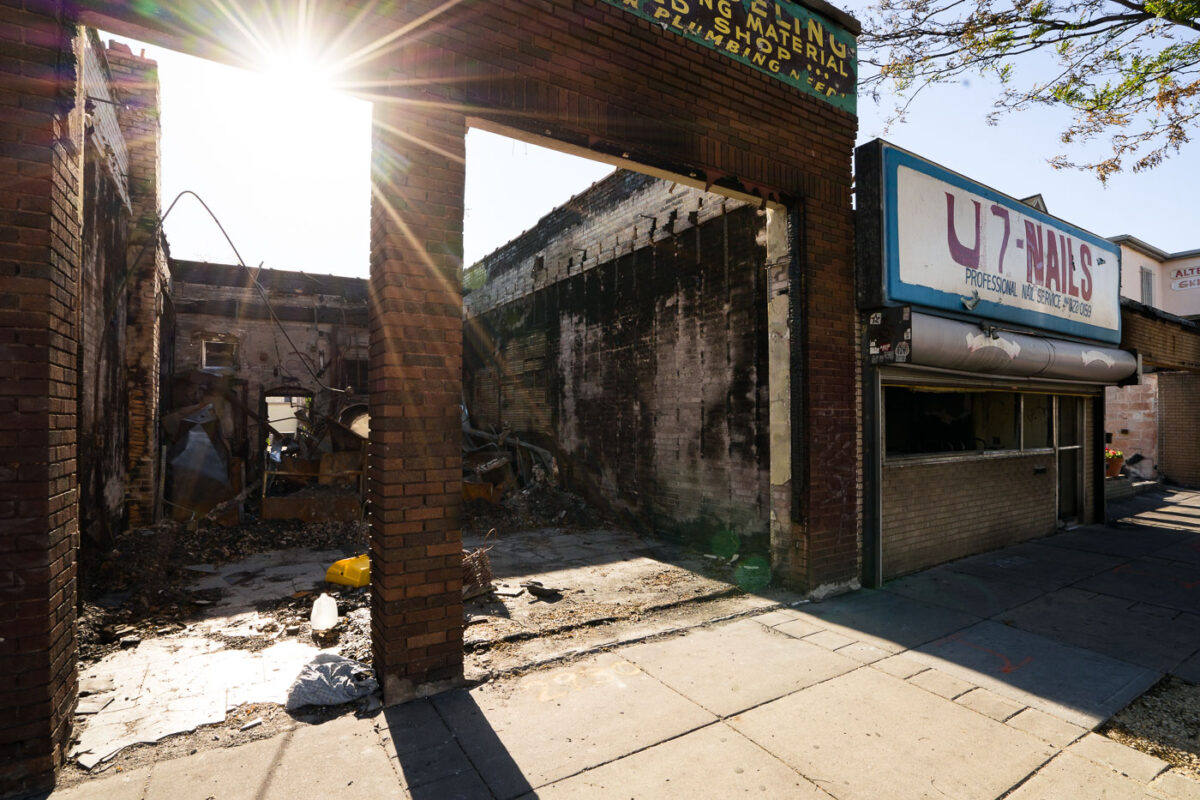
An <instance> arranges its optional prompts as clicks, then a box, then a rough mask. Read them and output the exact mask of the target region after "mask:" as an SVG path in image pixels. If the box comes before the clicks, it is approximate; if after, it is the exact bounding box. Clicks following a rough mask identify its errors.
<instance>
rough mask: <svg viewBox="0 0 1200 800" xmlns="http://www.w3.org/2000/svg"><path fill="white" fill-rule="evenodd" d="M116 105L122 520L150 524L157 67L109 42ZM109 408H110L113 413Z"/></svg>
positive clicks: (162, 283)
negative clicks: (122, 151) (123, 334)
mask: <svg viewBox="0 0 1200 800" xmlns="http://www.w3.org/2000/svg"><path fill="white" fill-rule="evenodd" d="M106 57H107V61H108V65H109V70H110V72H111V74H112V77H113V83H114V87H115V90H116V93H117V95H118V96H119V98H120V100H121V102H122V107H121V110H120V113H119V114H118V122H119V124H120V132H121V134H122V136H123V137H124V140H125V145H126V148H127V151H128V161H129V175H128V185H129V198H130V203H131V214H132V224H131V227H130V231H129V237H128V244H127V247H126V252H125V262H126V271H127V272H128V286H127V292H128V310H127V319H126V323H127V326H128V334H127V341H126V346H125V352H124V366H125V374H124V380H125V392H126V394H127V397H128V410H127V411H125V415H126V416H127V421H126V422H125V423H124V424H123V425H122V426H121V427H124V428H127V431H128V433H127V435H126V438H125V442H124V443H123V444H124V446H125V460H126V468H127V470H128V479H127V480H128V484H127V487H126V498H125V499H126V502H127V510H128V516H129V522H130V524H132V525H145V524H149V523H151V522H153V521H154V518H155V512H156V503H155V497H156V494H157V491H158V466H159V465H158V456H159V452H158V445H159V441H158V418H159V408H158V405H159V398H160V386H159V369H158V361H159V355H160V354H159V340H160V329H159V318H160V316H161V314H162V309H163V303H164V294H165V291H166V286H167V280H168V277H167V260H166V252H165V249H164V247H163V244H162V243H163V238H162V236H161V234H160V231H159V225H158V216H159V213H160V212H161V198H160V194H161V183H162V182H161V179H160V176H159V164H160V160H161V159H160V152H159V143H160V139H161V137H160V122H159V85H158V65H157V64H156V63H155V62H154V61H151V60H150V59H147V58H142V57H140V56H135V55H134V54H133V53H132V52H131V51H130V50H129V48H128V47H126V46H125V45H122V44H113V45H112V46H111V47H109V48H108V49H107V51H106ZM113 411H114V413H115V412H116V410H115V409H114V410H113Z"/></svg>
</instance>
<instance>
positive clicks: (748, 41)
mask: <svg viewBox="0 0 1200 800" xmlns="http://www.w3.org/2000/svg"><path fill="white" fill-rule="evenodd" d="M605 2H607V3H609V4H610V5H614V6H617V7H619V8H623V9H625V10H626V11H632V12H633V13H635V14H637V15H638V16H639V17H642V18H643V19H648V20H650V21H651V22H653V23H655V24H656V25H658V26H660V27H661V28H662V29H663V30H670V31H674V32H675V33H677V34H680V35H682V36H686V37H687V38H689V39H691V40H692V41H693V42H699V43H700V44H702V45H704V46H705V47H709V48H711V49H713V50H716V51H718V52H720V53H724V54H725V55H726V56H728V57H729V58H732V59H735V60H737V61H740V62H742V63H743V64H746V65H748V66H751V67H753V68H755V69H757V70H759V71H761V72H765V73H767V74H768V75H771V76H772V77H774V78H777V79H779V80H781V81H783V82H784V83H786V84H788V85H790V86H794V87H796V88H797V89H799V90H800V91H802V92H806V93H808V94H811V95H816V96H817V97H820V98H822V99H823V100H825V101H827V102H829V103H831V104H832V105H834V106H836V107H837V108H840V109H842V110H843V111H848V112H850V113H851V114H853V113H855V109H856V104H855V87H856V75H857V71H858V59H857V52H856V49H855V41H854V37H853V36H852V35H850V34H849V33H848V32H847V31H845V30H843V29H842V28H840V27H838V26H836V25H834V24H833V23H831V22H829V21H828V20H827V19H826V18H825V17H823V16H821V15H819V14H816V13H815V12H812V11H809V10H808V9H806V8H804V7H802V6H800V5H797V4H796V3H790V2H788V1H787V0H605Z"/></svg>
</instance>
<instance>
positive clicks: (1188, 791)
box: [1150, 770, 1200, 800]
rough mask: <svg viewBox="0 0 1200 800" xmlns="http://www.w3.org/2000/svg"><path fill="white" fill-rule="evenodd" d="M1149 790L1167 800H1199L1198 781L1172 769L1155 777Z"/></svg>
mask: <svg viewBox="0 0 1200 800" xmlns="http://www.w3.org/2000/svg"><path fill="white" fill-rule="evenodd" d="M1150 791H1152V792H1154V793H1156V794H1160V795H1162V796H1163V797H1164V798H1167V800H1200V782H1198V781H1195V780H1193V779H1192V778H1189V777H1187V776H1186V775H1182V774H1180V773H1178V772H1175V771H1174V770H1172V771H1170V772H1164V773H1163V774H1162V775H1159V776H1158V777H1157V778H1155V779H1154V781H1153V782H1152V783H1151V784H1150Z"/></svg>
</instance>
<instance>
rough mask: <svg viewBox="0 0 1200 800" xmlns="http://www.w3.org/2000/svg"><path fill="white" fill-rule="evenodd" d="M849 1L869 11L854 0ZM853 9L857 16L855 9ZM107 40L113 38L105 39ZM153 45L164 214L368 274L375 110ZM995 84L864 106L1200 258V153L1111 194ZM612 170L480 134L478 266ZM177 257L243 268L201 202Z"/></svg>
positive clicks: (950, 149)
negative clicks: (994, 116) (999, 106)
mask: <svg viewBox="0 0 1200 800" xmlns="http://www.w3.org/2000/svg"><path fill="white" fill-rule="evenodd" d="M850 5H854V4H853V3H852V4H850ZM850 10H851V11H853V8H850ZM104 38H105V39H106V40H107V38H109V37H107V36H105V37H104ZM130 44H131V46H132V47H133V49H134V52H135V53H136V52H138V51H139V50H140V49H142V48H143V47H144V48H145V50H146V55H147V56H149V57H151V58H154V59H156V60H157V61H158V62H159V77H160V81H161V84H162V106H163V113H162V124H163V139H162V157H163V166H162V185H163V198H164V199H163V204H164V208H165V207H166V206H167V205H169V204H170V202H171V201H172V200H173V199H174V198H175V196H176V194H178V193H179V192H180V191H182V190H184V189H191V190H193V191H195V192H196V193H197V194H199V195H200V196H201V197H202V198H204V200H205V202H206V203H208V205H209V206H210V207H211V208H212V210H213V211H214V212H215V213H216V215H217V216H218V218H219V219H220V220H221V223H222V224H223V225H224V226H225V228H226V230H227V231H228V233H229V235H230V236H231V237H232V239H233V242H234V244H235V245H236V246H237V248H238V249H239V250H240V251H241V254H242V257H243V258H244V259H245V260H246V262H247V263H249V264H251V265H257V264H259V263H260V262H261V263H263V264H264V265H265V266H268V267H273V268H277V269H298V270H304V271H307V272H314V273H330V274H339V275H357V276H366V275H367V272H368V262H367V253H368V247H369V236H370V233H369V215H370V182H369V170H370V119H371V111H370V106H369V104H367V103H366V102H363V101H359V100H354V99H351V98H348V97H346V96H344V95H339V94H336V93H335V92H333V91H332V90H329V89H326V88H322V87H320V86H319V85H315V86H314V85H311V84H310V85H308V86H305V87H300V86H299V85H298V84H297V82H296V81H295V80H288V79H286V77H285V76H286V74H287V72H286V70H282V71H281V72H280V73H277V74H274V75H271V74H261V73H250V72H245V71H242V70H238V69H234V68H231V67H226V66H223V65H220V64H216V63H213V62H208V61H203V60H200V59H196V58H192V57H189V56H184V55H180V54H178V53H174V52H171V51H169V50H164V49H162V48H157V47H149V46H145V45H141V44H139V43H133V42H131V43H130ZM993 96H994V92H993V91H992V88H991V87H989V86H987V85H985V84H983V83H982V82H980V81H978V80H974V81H973V82H972V83H971V84H970V85H967V84H960V85H953V86H946V87H939V88H938V89H937V90H934V91H929V92H926V93H925V94H923V95H922V96H921V97H920V98H919V99H918V100H917V102H916V103H915V104H914V105H913V106H912V107H911V109H910V111H909V115H908V122H906V123H903V124H898V125H896V126H894V127H893V128H892V129H891V130H890V131H887V132H886V133H885V132H884V122H883V119H884V117H885V116H886V113H887V112H888V111H889V110H890V108H891V102H890V101H887V100H885V101H884V102H883V103H882V104H881V105H880V106H878V107H877V106H875V105H874V104H873V103H872V102H871V101H870V100H868V99H860V100H859V115H860V121H859V131H860V132H859V142H860V143H861V142H864V141H868V140H870V139H872V138H875V137H876V136H882V137H883V138H886V139H887V140H888V141H890V142H892V143H893V144H896V145H899V146H901V147H905V148H907V149H909V150H912V151H914V152H915V153H917V154H918V155H922V156H924V157H926V158H929V159H931V160H933V161H936V162H938V163H941V164H943V165H945V166H947V167H949V168H950V169H953V170H956V171H958V172H961V173H963V174H964V175H966V176H967V177H969V178H972V179H974V180H977V181H979V182H981V183H985V184H988V185H990V186H992V187H994V188H996V189H998V190H1000V191H1002V192H1005V193H1007V194H1010V195H1013V196H1016V197H1025V196H1028V195H1031V194H1035V193H1041V194H1042V196H1043V197H1044V198H1045V200H1046V203H1047V205H1048V207H1049V209H1050V212H1051V213H1052V214H1054V215H1056V216H1059V217H1062V218H1064V219H1066V220H1068V221H1070V222H1072V223H1074V224H1076V225H1078V226H1080V227H1082V228H1085V229H1088V230H1091V231H1092V232H1094V233H1097V234H1100V235H1102V236H1112V235H1115V234H1119V233H1130V234H1133V235H1134V236H1137V237H1139V238H1141V239H1143V240H1145V241H1147V242H1149V243H1150V244H1153V245H1155V246H1157V247H1160V248H1163V249H1164V250H1168V251H1179V250H1189V249H1194V248H1200V226H1197V225H1196V219H1197V216H1196V210H1195V204H1194V203H1193V202H1192V201H1191V199H1190V198H1191V197H1193V196H1194V183H1195V180H1196V177H1197V176H1200V144H1196V145H1193V146H1192V147H1191V148H1185V150H1184V152H1183V154H1181V155H1176V156H1175V157H1173V158H1171V159H1170V160H1168V161H1167V162H1166V163H1165V164H1164V165H1163V166H1161V167H1159V168H1158V169H1156V170H1154V171H1152V172H1149V173H1142V174H1138V175H1133V174H1122V175H1118V176H1116V177H1114V178H1112V179H1110V181H1109V185H1108V186H1107V187H1104V186H1101V185H1100V183H1099V182H1098V181H1097V180H1096V179H1095V178H1094V177H1092V176H1091V175H1090V174H1088V173H1080V172H1075V171H1063V170H1054V169H1053V168H1051V167H1050V166H1049V165H1048V164H1047V163H1046V161H1047V159H1049V158H1050V157H1052V156H1054V155H1057V154H1059V153H1062V152H1067V153H1068V154H1069V155H1074V156H1080V157H1082V154H1081V153H1080V151H1072V150H1066V149H1065V146H1063V145H1061V144H1060V143H1059V141H1058V134H1059V132H1060V131H1061V129H1062V128H1063V126H1064V124H1065V117H1063V116H1062V115H1061V114H1059V113H1058V112H1055V111H1053V110H1051V109H1039V110H1036V111H1031V112H1026V113H1023V114H1020V115H1017V116H1009V117H1005V118H1002V119H1001V121H1000V123H999V124H998V125H996V126H988V125H987V124H986V122H985V117H986V114H987V112H988V111H989V110H990V104H991V99H992V97H993ZM610 171H611V168H610V167H608V166H607V165H604V164H600V163H596V162H591V161H586V160H582V159H578V158H574V157H571V156H566V155H562V154H559V153H556V152H553V151H549V150H545V149H543V148H539V147H535V146H533V145H527V144H525V143H523V142H515V141H512V140H510V139H506V138H504V137H500V136H495V135H492V134H488V133H484V132H482V131H474V130H473V131H471V133H470V134H469V135H468V137H467V186H466V215H465V220H464V226H465V227H464V250H465V253H464V256H465V261H466V263H467V264H471V263H474V261H476V260H478V259H479V258H481V257H482V256H484V255H486V254H487V253H488V252H490V251H491V250H493V249H495V248H496V247H499V246H500V245H502V244H504V243H505V242H507V241H509V240H511V239H512V238H513V237H515V236H517V235H518V234H520V233H521V232H522V231H524V230H527V229H529V228H531V227H532V226H533V225H535V224H536V223H537V221H538V219H539V218H541V216H542V215H544V214H545V213H547V212H548V211H550V210H551V209H553V208H554V207H556V206H558V205H560V204H562V203H563V202H564V201H566V200H567V199H569V198H570V197H571V196H572V195H574V194H577V193H578V192H580V191H582V190H583V189H584V188H586V187H587V186H588V185H590V184H591V183H593V182H594V181H596V180H599V179H600V178H602V177H603V176H604V175H606V174H608V173H609V172H610ZM166 230H167V236H168V239H169V242H170V246H171V254H172V255H173V256H174V257H176V258H190V259H197V260H208V261H219V262H234V261H235V260H236V259H235V258H234V256H233V253H232V252H231V250H230V249H229V245H228V244H226V242H225V241H224V238H223V237H222V236H221V233H220V231H219V230H218V229H217V227H216V225H214V224H213V223H212V221H211V220H210V219H209V218H208V216H207V214H206V213H205V212H204V211H203V210H202V209H201V208H200V206H199V204H197V203H196V202H195V201H194V200H193V199H191V198H184V199H182V200H181V201H180V202H179V204H178V206H177V207H176V208H175V210H174V211H172V212H171V214H170V216H169V218H168V219H167V222H166Z"/></svg>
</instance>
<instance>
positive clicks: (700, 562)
mask: <svg viewBox="0 0 1200 800" xmlns="http://www.w3.org/2000/svg"><path fill="white" fill-rule="evenodd" d="M481 124H482V123H481ZM487 127H488V128H489V130H480V129H478V128H473V129H471V131H470V132H469V133H468V136H467V162H466V208H465V214H464V250H465V254H466V257H465V258H464V270H463V293H464V319H465V328H464V356H463V358H464V364H463V397H464V412H463V419H464V438H463V481H464V483H463V497H464V509H463V537H464V546H466V547H467V548H468V551H471V552H481V553H486V554H487V559H488V561H489V563H490V567H491V573H492V574H491V575H490V576H485V579H484V580H481V581H480V582H479V585H478V587H477V588H476V587H472V586H470V585H468V586H467V587H466V588H465V592H466V593H467V603H466V615H467V619H466V622H467V628H466V631H465V640H466V649H467V653H468V663H467V666H468V670H470V669H471V668H472V667H475V668H479V669H480V670H483V669H487V670H491V671H495V670H497V669H512V668H516V667H517V666H519V665H520V664H521V663H522V660H523V659H529V658H531V657H532V654H534V653H535V652H536V653H537V654H538V657H541V656H544V654H545V653H546V652H553V651H554V649H555V648H556V647H557V648H561V649H563V650H566V649H569V648H573V647H578V646H579V643H580V640H581V638H583V639H585V640H586V639H587V638H594V639H596V640H597V641H599V640H601V639H603V638H604V637H610V638H611V637H612V636H613V635H614V633H613V630H614V628H619V627H620V626H621V625H622V624H628V622H629V621H630V620H639V621H640V624H642V625H654V624H663V625H667V624H670V625H678V624H679V622H680V618H681V616H686V615H689V614H690V615H694V616H696V617H697V618H699V617H701V616H703V615H709V616H710V617H711V616H719V615H723V614H728V613H737V611H738V610H742V609H749V608H752V607H754V606H755V605H756V604H763V605H766V604H770V603H771V602H773V600H772V599H771V597H773V596H774V595H771V593H770V592H769V591H768V590H767V584H768V582H769V581H770V546H769V520H770V503H771V500H770V459H769V457H768V451H769V435H768V433H769V431H768V428H769V407H768V406H769V403H768V374H767V373H768V369H767V360H768V359H767V347H768V337H767V310H768V309H767V305H768V297H767V295H768V287H767V276H766V271H765V266H766V249H765V246H764V244H763V241H764V239H765V229H766V225H767V213H766V211H765V210H764V209H763V208H762V204H761V203H760V202H755V203H751V202H747V200H746V198H745V197H744V196H742V197H731V196H729V195H726V194H719V193H717V192H715V191H705V190H704V188H703V187H696V186H693V185H689V181H687V180H686V179H685V178H681V177H680V176H672V175H665V176H664V175H652V174H647V173H646V172H643V171H640V168H639V167H638V166H637V165H635V164H630V163H629V162H624V163H623V164H621V165H619V166H617V168H616V169H613V166H612V165H610V164H607V163H604V164H598V163H596V162H592V161H584V162H581V161H580V159H579V158H574V157H569V156H563V155H559V154H557V153H553V152H549V151H548V150H547V149H543V148H542V147H540V146H538V143H540V144H545V145H547V146H550V147H555V148H556V149H557V148H559V147H561V145H559V144H557V143H553V142H546V141H540V140H537V138H536V137H530V136H528V135H527V134H523V133H522V132H520V131H513V130H508V129H499V131H498V132H497V131H496V130H494V126H487ZM517 137H520V138H517ZM535 142H537V143H535ZM571 155H572V156H574V155H584V154H583V153H572V154H571ZM617 161H620V160H619V159H618V160H617ZM567 174H573V175H577V176H579V181H580V183H577V184H575V185H571V184H569V183H564V181H563V180H562V178H563V176H564V175H567ZM485 176H487V177H488V178H489V179H490V180H493V181H495V182H496V184H495V185H497V186H498V187H503V190H501V191H492V192H481V191H479V187H480V186H481V185H482V184H483V182H484V177H485ZM691 183H694V182H691ZM503 220H508V222H507V226H505V227H502V226H503V225H504V222H502V221H503ZM487 577H490V578H491V580H487V579H486V578H487ZM464 580H467V576H464ZM539 586H540V588H539ZM546 588H550V589H554V590H556V591H554V592H553V593H546V594H547V596H546V597H543V598H539V596H538V594H537V593H539V592H542V593H545V592H544V589H546ZM489 589H491V590H490V591H489ZM475 592H478V597H477V598H476V597H473V596H472V595H473V594H474V593H475ZM581 631H586V632H581ZM531 634H535V637H534V638H533V639H532V640H531ZM513 642H528V644H524V645H521V644H517V645H514V644H512V643H513ZM502 644H507V646H506V647H503V648H502V647H500V645H502Z"/></svg>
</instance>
